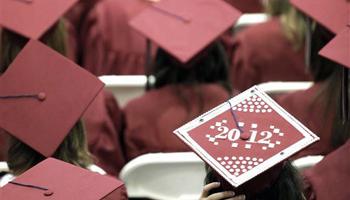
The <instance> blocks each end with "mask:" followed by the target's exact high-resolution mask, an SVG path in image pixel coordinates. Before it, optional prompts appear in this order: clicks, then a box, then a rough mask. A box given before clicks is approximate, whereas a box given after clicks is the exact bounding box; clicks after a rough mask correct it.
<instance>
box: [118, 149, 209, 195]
mask: <svg viewBox="0 0 350 200" xmlns="http://www.w3.org/2000/svg"><path fill="white" fill-rule="evenodd" d="M205 174H206V173H205V168H204V163H203V161H202V160H201V159H200V158H199V157H198V156H197V155H196V154H194V153H192V152H186V153H151V154H146V155H142V156H139V157H137V158H135V159H134V160H132V161H130V162H129V163H128V164H127V165H126V166H125V167H124V168H123V169H122V171H121V173H120V178H121V179H122V180H123V181H124V182H125V185H126V188H127V191H128V196H129V197H130V198H141V197H146V198H151V199H166V200H175V199H176V200H192V199H198V198H199V195H200V193H201V191H202V189H203V183H204V178H205Z"/></svg>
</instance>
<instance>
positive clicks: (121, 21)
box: [82, 0, 150, 76]
mask: <svg viewBox="0 0 350 200" xmlns="http://www.w3.org/2000/svg"><path fill="white" fill-rule="evenodd" d="M149 4H150V2H148V1H146V0H143V1H141V0H127V1H125V0H103V1H100V2H99V3H97V4H96V5H95V7H94V8H93V9H92V10H91V11H90V13H89V15H88V16H87V19H86V20H85V22H84V26H83V31H82V32H83V33H84V35H83V36H82V40H83V42H82V44H83V45H84V47H83V49H84V52H83V56H82V61H83V66H84V67H85V68H86V69H87V70H88V71H90V72H91V73H93V74H95V75H97V76H100V75H109V74H117V75H138V74H144V73H145V69H144V66H145V52H146V39H145V38H144V37H143V36H142V35H141V34H139V33H138V32H136V31H135V30H134V29H132V28H131V27H130V26H129V25H128V21H129V20H130V19H131V18H132V17H133V16H135V15H136V14H138V13H139V12H140V11H142V10H143V9H144V8H146V7H147V6H148V5H149Z"/></svg>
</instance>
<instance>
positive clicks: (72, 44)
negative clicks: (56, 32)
mask: <svg viewBox="0 0 350 200" xmlns="http://www.w3.org/2000/svg"><path fill="white" fill-rule="evenodd" d="M98 1H100V0H80V1H79V2H78V3H77V4H75V5H74V6H73V8H71V9H70V10H69V11H68V12H67V13H66V14H65V18H66V19H67V21H68V24H69V27H68V28H67V30H68V40H69V43H68V46H69V48H68V55H69V58H72V60H74V61H76V63H78V64H81V56H82V53H83V45H82V40H81V38H82V37H83V36H84V32H82V31H81V30H82V26H83V23H84V21H85V18H86V16H87V15H88V13H89V12H90V10H91V9H92V8H93V7H94V5H95V4H96V3H97V2H98Z"/></svg>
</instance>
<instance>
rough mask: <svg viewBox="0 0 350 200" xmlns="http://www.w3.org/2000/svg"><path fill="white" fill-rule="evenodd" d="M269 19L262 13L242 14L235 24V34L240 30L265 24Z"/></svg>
mask: <svg viewBox="0 0 350 200" xmlns="http://www.w3.org/2000/svg"><path fill="white" fill-rule="evenodd" d="M268 19H269V17H268V15H266V14H264V13H253V14H243V15H242V16H241V17H240V18H239V19H238V21H237V23H236V24H235V27H234V30H235V32H237V31H240V30H242V29H243V28H246V27H248V26H252V25H255V24H259V23H263V22H266V21H267V20H268Z"/></svg>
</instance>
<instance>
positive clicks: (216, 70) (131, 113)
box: [124, 0, 239, 161]
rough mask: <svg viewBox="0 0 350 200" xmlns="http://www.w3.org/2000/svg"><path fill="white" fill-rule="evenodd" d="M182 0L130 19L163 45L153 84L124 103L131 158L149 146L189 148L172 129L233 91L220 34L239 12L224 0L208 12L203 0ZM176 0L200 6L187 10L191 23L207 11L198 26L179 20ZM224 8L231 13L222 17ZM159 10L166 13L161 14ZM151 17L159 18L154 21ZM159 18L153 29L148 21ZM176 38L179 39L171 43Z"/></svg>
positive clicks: (169, 149)
mask: <svg viewBox="0 0 350 200" xmlns="http://www.w3.org/2000/svg"><path fill="white" fill-rule="evenodd" d="M175 2H178V3H175ZM184 2H185V1H164V2H163V1H161V2H160V3H158V4H157V7H158V6H159V7H161V8H159V9H162V10H163V9H164V10H165V11H164V10H163V11H160V10H158V9H154V8H152V7H150V8H148V9H145V10H144V11H143V12H141V13H140V14H139V15H138V16H136V17H135V18H134V19H133V20H131V24H132V27H134V28H135V29H137V30H139V31H141V32H142V33H144V35H145V36H146V37H148V38H152V39H154V42H155V43H156V44H157V45H159V46H160V48H159V49H158V51H157V54H156V58H155V60H154V61H152V63H153V64H152V68H151V69H150V71H151V74H152V75H153V76H154V77H155V83H154V85H153V86H152V88H151V89H150V90H149V91H147V92H146V93H145V94H144V95H143V96H141V97H139V98H136V99H134V100H132V101H130V102H129V103H128V104H127V105H126V107H125V108H124V115H125V125H124V126H125V131H124V139H125V145H126V150H125V152H126V159H127V161H129V160H131V159H133V158H136V157H137V156H140V155H142V154H146V153H151V152H152V153H154V152H181V151H188V150H189V149H188V148H187V147H186V146H185V145H184V144H183V143H181V142H180V141H178V140H176V138H175V136H174V135H172V134H171V132H172V131H173V130H174V129H175V128H176V127H178V126H179V125H180V124H181V123H183V122H184V121H187V120H189V119H191V118H193V117H194V116H196V115H198V114H200V113H203V112H205V111H206V110H208V109H210V108H212V107H214V106H215V105H217V104H219V103H221V102H223V101H225V100H227V99H228V98H229V97H230V95H232V90H231V88H230V84H229V81H228V73H227V72H228V71H227V70H228V61H227V55H226V53H225V50H224V48H223V46H222V44H221V42H220V40H218V39H217V38H218V37H219V36H220V34H221V33H222V32H223V31H225V30H227V29H228V28H229V27H230V26H232V24H233V23H234V19H238V16H239V12H238V11H237V10H235V9H233V8H232V7H230V6H229V5H227V4H226V3H224V2H221V1H217V2H218V5H216V4H213V6H216V7H215V8H213V10H214V9H216V8H217V10H218V11H215V12H213V13H211V15H208V14H207V13H205V12H206V11H205V8H206V7H205V6H200V5H201V3H202V2H203V1H198V0H195V1H193V2H192V1H186V5H183V4H185V3H184ZM176 6H179V7H181V6H188V8H189V9H187V10H188V11H187V12H190V10H191V9H193V10H195V11H196V12H194V13H196V14H191V13H186V15H189V16H191V20H192V21H193V24H197V23H200V22H201V21H203V20H202V18H204V17H205V20H204V21H205V22H204V23H202V25H201V27H200V28H198V30H196V29H195V28H194V27H191V30H190V31H188V29H186V28H187V27H186V26H184V25H183V24H179V19H178V18H177V17H174V16H175V15H176V13H181V12H180V11H179V10H177V9H176V8H179V7H176ZM175 7H176V8H175ZM167 9H170V10H173V11H171V12H174V13H175V14H174V13H172V14H171V16H172V17H169V16H168V15H170V14H167V13H168V10H167ZM220 11H222V12H224V13H227V15H226V16H227V18H224V19H222V15H221V13H220ZM218 12H219V13H218ZM159 13H163V14H162V15H157V14H159ZM143 15H147V17H146V16H143ZM161 17H162V18H161ZM163 17H164V21H163ZM210 17H211V18H210ZM207 18H210V19H207ZM144 20H145V21H144ZM148 20H154V21H155V22H153V23H150V22H149V21H148ZM167 20H168V21H167ZM220 20H222V23H219V25H218V26H217V27H215V29H213V30H210V31H209V29H208V28H207V27H206V26H207V25H209V24H213V23H217V22H220ZM156 22H157V23H158V22H159V23H160V24H162V25H159V29H157V30H156V31H155V32H152V30H151V29H152V27H151V26H150V25H151V24H154V23H156ZM191 24H192V23H190V24H186V25H191ZM172 26H175V27H176V31H173V27H172ZM194 26H196V25H194ZM200 30H208V31H209V32H210V33H208V34H207V35H204V36H202V35H203V34H202V32H201V31H200ZM149 31H150V32H149ZM155 35H158V36H155ZM196 37H198V38H200V39H198V41H199V42H198V41H197V42H196V44H195V43H194V44H191V41H192V40H193V39H195V38H196ZM170 38H171V39H170ZM174 41H176V42H175V43H177V44H179V45H173V44H175V43H174ZM193 46H194V47H193ZM181 49H183V50H181ZM193 49H196V50H195V51H193ZM179 51H181V52H179ZM182 51H183V52H184V53H183V52H182ZM145 105H147V106H145Z"/></svg>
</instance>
